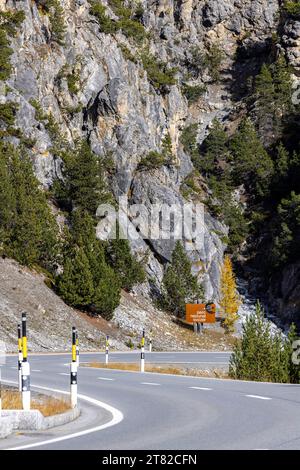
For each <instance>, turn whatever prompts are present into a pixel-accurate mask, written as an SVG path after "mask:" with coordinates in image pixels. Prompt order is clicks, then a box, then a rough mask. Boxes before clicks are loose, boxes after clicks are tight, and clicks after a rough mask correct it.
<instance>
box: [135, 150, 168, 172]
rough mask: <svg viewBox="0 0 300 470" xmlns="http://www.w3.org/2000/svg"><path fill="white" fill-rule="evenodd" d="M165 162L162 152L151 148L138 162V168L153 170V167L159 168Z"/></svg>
mask: <svg viewBox="0 0 300 470" xmlns="http://www.w3.org/2000/svg"><path fill="white" fill-rule="evenodd" d="M165 164H166V159H165V157H164V155H163V154H162V153H159V152H156V151H155V150H152V151H151V152H149V153H148V154H147V155H145V156H144V157H142V159H141V161H140V162H139V164H138V170H153V169H155V168H161V167H162V166H163V165H165Z"/></svg>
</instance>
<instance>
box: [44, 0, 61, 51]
mask: <svg viewBox="0 0 300 470" xmlns="http://www.w3.org/2000/svg"><path fill="white" fill-rule="evenodd" d="M44 6H45V9H46V11H47V12H48V14H49V21H50V26H51V37H52V39H53V41H55V42H57V43H58V44H59V45H60V46H63V45H64V43H65V35H66V25H65V20H64V9H63V7H62V6H61V4H60V1H59V0H47V1H46V3H45V4H44Z"/></svg>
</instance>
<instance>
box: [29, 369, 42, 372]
mask: <svg viewBox="0 0 300 470" xmlns="http://www.w3.org/2000/svg"><path fill="white" fill-rule="evenodd" d="M31 372H41V371H40V369H32V371H31Z"/></svg>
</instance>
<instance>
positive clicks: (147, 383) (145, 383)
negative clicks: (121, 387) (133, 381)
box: [141, 382, 160, 385]
mask: <svg viewBox="0 0 300 470" xmlns="http://www.w3.org/2000/svg"><path fill="white" fill-rule="evenodd" d="M141 385H160V384H157V383H155V382H141Z"/></svg>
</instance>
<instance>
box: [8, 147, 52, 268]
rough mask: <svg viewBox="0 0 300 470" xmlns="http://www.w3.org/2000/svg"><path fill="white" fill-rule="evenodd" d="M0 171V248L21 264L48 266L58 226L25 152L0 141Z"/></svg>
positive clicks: (50, 264) (50, 266)
mask: <svg viewBox="0 0 300 470" xmlns="http://www.w3.org/2000/svg"><path fill="white" fill-rule="evenodd" d="M0 173H1V176H2V177H3V184H2V188H1V191H0V215H1V219H0V232H1V236H2V248H1V250H2V252H4V253H5V254H6V255H7V256H11V257H12V258H15V259H16V260H17V261H19V262H20V263H22V264H25V265H28V266H33V265H34V264H37V265H40V266H42V267H44V268H46V269H48V270H52V269H53V268H55V266H56V262H57V255H58V251H59V237H58V227H57V224H56V221H55V218H54V216H53V215H52V213H51V211H50V208H49V206H48V204H47V199H46V195H45V193H44V192H43V191H42V190H41V189H40V188H39V183H38V181H37V179H36V177H35V175H34V173H33V168H32V164H31V162H30V160H29V158H28V156H27V155H26V154H25V153H24V151H22V153H21V150H20V149H16V148H15V147H14V146H13V145H11V144H8V143H6V142H3V143H1V144H0ZM4 240H5V242H4Z"/></svg>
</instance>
